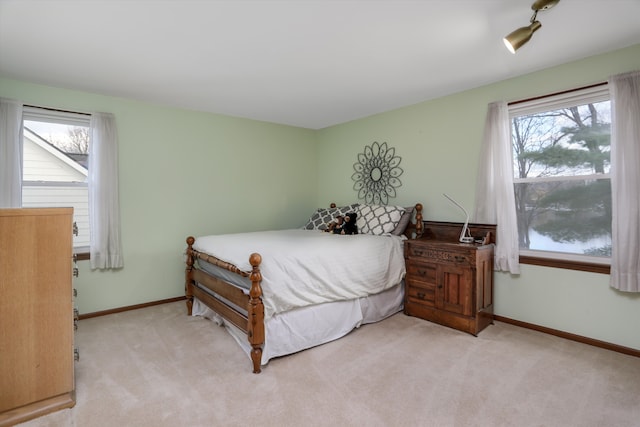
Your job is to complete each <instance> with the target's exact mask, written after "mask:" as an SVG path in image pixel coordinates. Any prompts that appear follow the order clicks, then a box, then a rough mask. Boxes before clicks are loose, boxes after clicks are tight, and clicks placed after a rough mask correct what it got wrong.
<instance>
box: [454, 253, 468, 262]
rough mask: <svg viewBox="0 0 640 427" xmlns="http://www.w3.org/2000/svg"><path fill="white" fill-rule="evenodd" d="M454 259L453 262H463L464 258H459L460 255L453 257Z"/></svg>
mask: <svg viewBox="0 0 640 427" xmlns="http://www.w3.org/2000/svg"><path fill="white" fill-rule="evenodd" d="M454 258H455V260H456V261H457V262H463V261H465V258H464V257H463V256H460V255H456V256H454Z"/></svg>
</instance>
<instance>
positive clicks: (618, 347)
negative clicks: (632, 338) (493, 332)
mask: <svg viewBox="0 0 640 427" xmlns="http://www.w3.org/2000/svg"><path fill="white" fill-rule="evenodd" d="M493 318H494V320H497V321H499V322H504V323H509V324H511V325H515V326H520V327H522V328H526V329H532V330H534V331H538V332H544V333H545V334H550V335H555V336H557V337H560V338H565V339H568V340H571V341H577V342H579V343H583V344H588V345H592V346H594V347H600V348H604V349H606V350H611V351H615V352H617V353H623V354H627V355H629V356H635V357H640V350H636V349H633V348H630V347H624V346H621V345H617V344H612V343H608V342H605V341H600V340H595V339H593V338H587V337H583V336H581V335H575V334H571V333H568V332H563V331H559V330H557V329H551V328H546V327H544V326H539V325H534V324H533V323H527V322H522V321H520V320H514V319H509V318H508V317H502V316H498V315H494V316H493Z"/></svg>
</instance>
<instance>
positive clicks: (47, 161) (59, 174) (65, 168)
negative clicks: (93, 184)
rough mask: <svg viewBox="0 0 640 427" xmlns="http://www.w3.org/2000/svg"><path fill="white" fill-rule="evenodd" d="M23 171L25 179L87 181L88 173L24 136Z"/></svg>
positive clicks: (23, 178)
mask: <svg viewBox="0 0 640 427" xmlns="http://www.w3.org/2000/svg"><path fill="white" fill-rule="evenodd" d="M22 164H23V165H24V169H23V171H22V180H23V181H65V182H85V181H86V180H87V175H86V173H82V172H80V171H79V170H76V169H74V168H73V167H71V166H70V165H68V164H66V163H65V162H64V161H62V160H61V159H59V158H57V157H56V156H55V155H53V154H52V153H51V152H49V151H48V150H46V149H44V148H42V147H41V146H40V145H38V144H36V143H35V142H33V141H31V140H30V139H29V138H27V137H25V138H24V148H23V161H22Z"/></svg>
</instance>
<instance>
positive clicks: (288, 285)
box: [193, 229, 405, 319]
mask: <svg viewBox="0 0 640 427" xmlns="http://www.w3.org/2000/svg"><path fill="white" fill-rule="evenodd" d="M403 239H404V238H403V237H401V236H373V235H369V234H357V235H345V236H343V235H336V234H329V233H323V232H320V231H317V230H300V229H292V230H277V231H262V232H253V233H239V234H225V235H213V236H203V237H198V238H197V239H196V241H195V243H194V245H193V248H194V249H196V250H198V251H200V252H204V253H207V254H209V255H213V256H215V257H217V258H219V259H221V260H223V261H226V262H229V263H231V264H234V265H235V266H237V267H238V268H240V269H241V270H244V271H250V270H251V265H250V264H249V256H250V255H251V253H253V252H257V253H259V254H260V255H261V256H262V264H261V265H260V270H261V272H262V292H263V295H264V298H263V302H264V305H265V317H266V318H267V319H268V318H270V317H272V316H273V315H274V314H275V313H281V312H285V311H288V310H291V309H294V308H297V307H305V306H309V305H313V304H320V303H324V302H329V301H342V300H350V299H354V298H359V297H363V296H367V295H372V294H376V293H379V292H382V291H384V290H386V289H389V288H391V287H392V286H394V285H396V284H398V283H399V282H400V281H401V280H402V278H403V277H404V274H405V266H404V257H403Z"/></svg>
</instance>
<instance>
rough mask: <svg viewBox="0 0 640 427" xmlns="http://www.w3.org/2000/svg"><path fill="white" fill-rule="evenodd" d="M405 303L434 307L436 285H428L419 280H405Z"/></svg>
mask: <svg viewBox="0 0 640 427" xmlns="http://www.w3.org/2000/svg"><path fill="white" fill-rule="evenodd" d="M406 293H407V295H406V296H407V303H409V304H413V303H415V304H420V305H427V306H430V307H435V305H436V287H435V285H433V286H429V285H424V284H422V283H419V282H417V283H416V282H411V281H410V280H408V281H407V287H406Z"/></svg>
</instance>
